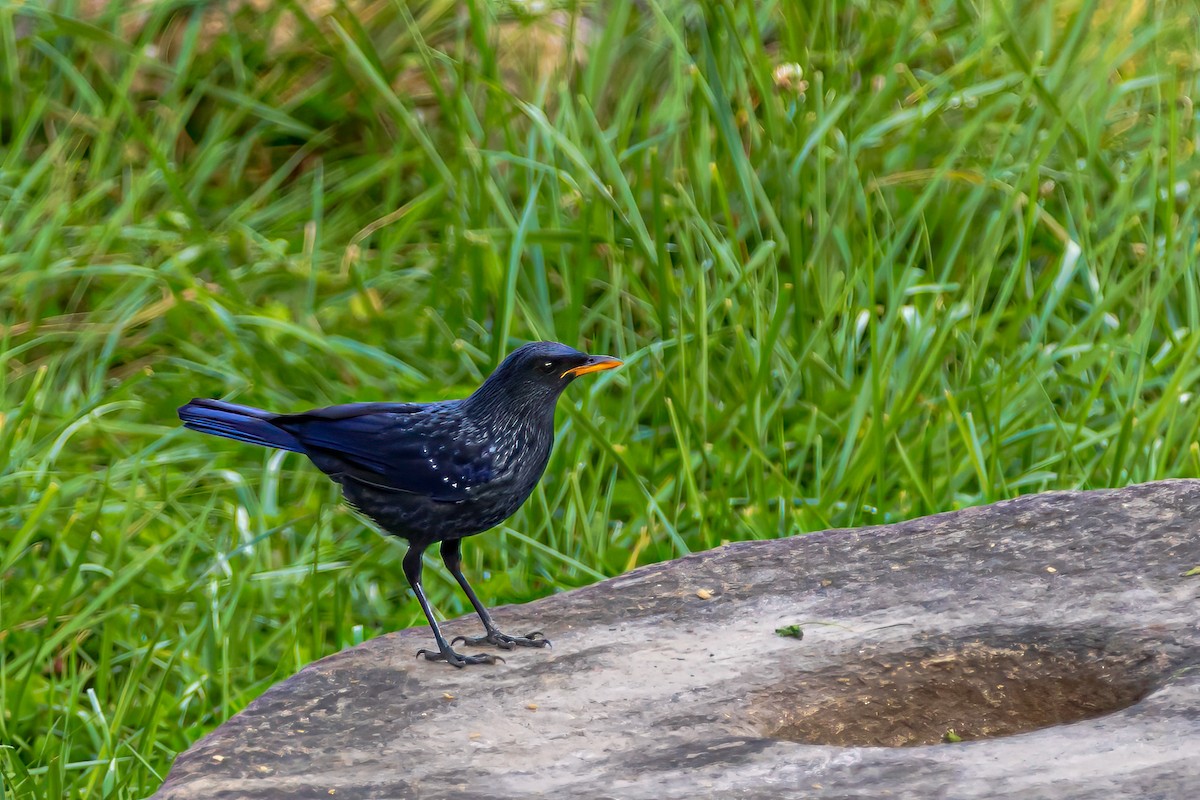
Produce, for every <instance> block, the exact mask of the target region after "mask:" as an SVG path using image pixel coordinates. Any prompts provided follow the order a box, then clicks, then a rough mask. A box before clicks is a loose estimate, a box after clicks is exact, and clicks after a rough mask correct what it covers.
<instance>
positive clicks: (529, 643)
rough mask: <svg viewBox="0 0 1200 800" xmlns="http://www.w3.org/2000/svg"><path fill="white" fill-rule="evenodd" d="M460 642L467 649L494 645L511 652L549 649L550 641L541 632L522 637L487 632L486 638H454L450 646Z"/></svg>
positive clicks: (498, 632)
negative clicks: (541, 648) (518, 648)
mask: <svg viewBox="0 0 1200 800" xmlns="http://www.w3.org/2000/svg"><path fill="white" fill-rule="evenodd" d="M459 642H462V643H463V644H465V645H468V646H469V647H483V646H484V645H489V644H490V645H494V646H495V647H499V648H500V649H501V650H512V649H513V648H516V647H549V646H550V640H549V639H547V638H546V636H545V634H543V633H542V632H541V631H534V632H533V633H527V634H525V635H524V636H509V635H508V634H507V633H501V632H500V631H488V632H487V635H486V636H455V637H454V639H453V640H452V641H451V642H450V644H458V643H459Z"/></svg>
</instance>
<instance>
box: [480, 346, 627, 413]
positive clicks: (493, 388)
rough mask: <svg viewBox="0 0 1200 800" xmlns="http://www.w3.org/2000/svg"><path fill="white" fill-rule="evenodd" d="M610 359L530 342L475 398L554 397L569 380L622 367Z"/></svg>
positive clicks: (512, 355) (519, 348) (512, 400)
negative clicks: (500, 396)
mask: <svg viewBox="0 0 1200 800" xmlns="http://www.w3.org/2000/svg"><path fill="white" fill-rule="evenodd" d="M621 363H622V362H620V361H618V360H617V359H615V358H613V357H612V356H592V355H588V354H587V353H581V352H579V351H578V350H575V349H574V348H571V347H567V346H566V345H565V344H559V343H558V342H531V343H530V344H527V345H523V346H521V347H518V348H517V349H516V350H514V351H512V352H511V353H509V355H508V357H507V358H505V359H504V361H502V362H501V363H500V366H499V367H497V368H496V371H495V372H493V373H492V374H491V376H490V377H489V378H488V379H487V380H486V381H485V382H484V384H483V386H481V387H479V391H478V392H476V395H495V394H499V393H503V394H504V395H506V396H508V397H509V398H510V402H518V403H519V401H521V400H529V401H535V402H536V401H538V400H541V399H542V398H547V399H551V400H552V399H553V398H557V397H558V395H559V394H560V393H561V392H562V390H563V389H565V388H567V386H568V385H570V383H571V381H573V380H575V379H576V378H578V377H579V376H580V375H586V374H588V373H589V372H600V371H601V370H606V369H613V368H614V367H619V366H621Z"/></svg>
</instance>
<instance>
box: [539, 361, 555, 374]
mask: <svg viewBox="0 0 1200 800" xmlns="http://www.w3.org/2000/svg"><path fill="white" fill-rule="evenodd" d="M538 369H540V370H541V371H542V372H553V371H554V362H553V361H543V362H542V363H541V364H539V365H538Z"/></svg>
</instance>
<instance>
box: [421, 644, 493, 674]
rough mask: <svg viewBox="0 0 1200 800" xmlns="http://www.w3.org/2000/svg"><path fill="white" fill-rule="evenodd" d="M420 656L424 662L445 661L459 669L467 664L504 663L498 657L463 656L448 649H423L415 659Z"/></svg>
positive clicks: (487, 655) (484, 655) (486, 655)
mask: <svg viewBox="0 0 1200 800" xmlns="http://www.w3.org/2000/svg"><path fill="white" fill-rule="evenodd" d="M421 656H425V660H426V661H445V662H446V663H447V664H449V665H450V666H452V667H458V668H459V669H462V668H463V667H465V666H466V665H467V664H495V663H501V664H503V663H505V662H504V659H503V658H501V657H500V656H494V655H492V654H491V653H481V654H480V655H477V656H464V655H461V654H459V653H456V652H454V651H453V650H451V649H450V648H449V647H447V648H446V649H445V650H441V651H438V650H425V649H421V650H418V651H417V658H420V657H421Z"/></svg>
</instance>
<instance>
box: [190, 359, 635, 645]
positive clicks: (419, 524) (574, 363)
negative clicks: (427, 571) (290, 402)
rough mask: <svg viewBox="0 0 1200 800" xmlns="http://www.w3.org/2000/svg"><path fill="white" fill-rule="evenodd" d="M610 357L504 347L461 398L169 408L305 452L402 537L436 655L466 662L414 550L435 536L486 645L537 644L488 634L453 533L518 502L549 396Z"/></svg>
mask: <svg viewBox="0 0 1200 800" xmlns="http://www.w3.org/2000/svg"><path fill="white" fill-rule="evenodd" d="M620 363H621V362H619V361H617V360H616V359H613V358H609V357H607V356H589V355H586V354H584V353H580V352H579V351H577V350H573V349H572V348H569V347H566V346H565V345H561V344H557V343H555V342H534V343H532V344H528V345H525V346H524V347H521V348H519V349H517V350H515V351H514V352H513V353H512V354H511V355H509V356H508V358H506V359H505V360H504V362H503V363H502V364H501V365H500V366H499V367H498V368H497V369H496V371H495V372H494V373H492V375H491V376H490V377H489V378H488V379H487V380H486V381H484V383H483V385H482V386H480V387H479V389H478V390H476V391H475V393H474V394H472V395H471V396H470V397H467V398H465V399H463V400H449V401H443V402H438V403H352V404H349V405H339V406H330V407H328V408H319V409H314V410H312V411H306V412H303V413H300V414H273V413H271V412H268V411H263V410H261V409H257V408H252V407H250V406H240V405H235V404H233V403H226V402H223V401H218V400H204V399H196V400H193V401H192V402H190V403H188V404H187V405H185V406H183V407H182V408H180V409H179V416H180V418H181V419H182V420H183V421H184V425H185V426H186V427H188V428H191V429H193V430H198V431H202V432H204V433H212V434H215V435H218V436H224V437H226V438H231V439H237V440H239V441H243V442H249V443H252V444H259V445H264V446H267V447H277V448H280V449H284V450H292V451H294V452H298V453H304V454H305V455H307V456H308V457H309V459H311V460H312V462H313V463H314V464H315V465H316V466H317V467H318V468H319V469H321V471H323V472H324V473H325V474H326V475H328V476H329V477H330V478H332V479H333V480H335V481H337V482H338V483H340V484H341V485H342V492H343V494H344V496H345V498H346V500H347V502H349V503H350V504H351V505H352V506H354V507H355V508H356V509H358V510H359V511H360V512H362V513H363V514H365V515H366V516H367V517H369V518H370V519H372V520H374V521H375V523H376V524H378V525H379V527H380V528H382V529H383V530H384V531H386V532H387V533H390V534H393V535H396V536H400V537H403V538H404V539H407V540H408V541H409V543H410V545H411V547H410V550H409V554H408V556H406V558H405V573H406V575H407V576H408V577H409V581H410V583H413V584H414V586H413V588H414V590H415V591H416V592H417V596H418V599H420V600H421V603H422V606H423V607H425V608H426V613H427V615H429V620H430V625H431V627H433V629H434V633H435V636H436V637H437V639H438V644H439V649H440V656H439V657H441V658H445V659H446V660H448V661H450V662H451V663H456V662H455V659H456V658H457V659H460V660H463V661H464V663H476V662H474V661H471V660H470V659H471V658H475V659H480V660H487V658H489V657H484V656H476V657H467V658H465V659H464V657H461V656H458V654H456V653H454V652H453V651H452V650H450V649H449V646H448V645H445V643H444V641H443V640H442V638H441V633H440V631H439V630H438V628H437V625H436V623H435V622H434V620H433V617H432V615H431V614H429V611H428V607H427V604H426V602H425V599H424V595H423V593H422V591H421V589H420V554H421V552H422V551H423V550H425V549H426V548H427V547H428V546H429V545H431V544H433V543H435V542H441V543H443V544H442V556H443V559H444V560H445V561H446V565H447V567H449V568H450V570H451V572H452V573H453V574H454V576H455V578H456V579H458V581H459V583H460V584H461V585H462V587H463V589H464V591H465V592H466V593H467V596H468V597H469V598H470V599H471V601H472V603H473V604H474V605H475V608H476V610H477V611H478V612H479V615H480V617H481V618H482V619H483V621H484V626H485V628H487V629H488V633H489V636H488V637H485V639H486V641H488V642H490V643H501V642H506V643H508V644H509V645H511V644H512V643H513V642H515V643H517V644H530V643H531V642H532V641H541V642H544V639H542V640H520V639H514V638H513V637H505V636H504V635H503V634H499V632H498V631H495V629H494V626H493V625H491V620H490V618H489V617H488V615H487V612H486V611H485V610H484V609H483V606H482V604H481V603H479V601H478V600H477V599H476V598H475V596H474V593H473V592H472V591H471V589H470V587H469V586H468V585H467V584H466V579H465V578H463V577H462V576H461V572H460V571H459V566H458V565H459V562H460V561H461V559H460V557H459V550H458V540H460V539H462V538H463V537H466V536H471V535H474V534H477V533H482V532H483V531H486V530H488V529H489V528H491V527H493V526H495V525H496V524H498V523H499V522H501V521H503V520H504V519H506V518H508V517H509V516H511V515H512V514H513V513H514V512H515V511H516V510H517V509H518V508H520V507H521V504H522V503H524V502H525V500H526V499H527V498H528V497H529V495H530V493H531V492H532V491H533V488H534V486H536V485H537V482H538V481H539V480H540V479H541V477H542V473H543V472H544V471H545V469H546V464H547V462H548V461H549V459H550V451H551V449H552V447H553V445H554V406H555V403H556V401H557V400H558V397H559V395H560V394H562V391H563V390H564V389H565V388H566V387H567V386H568V385H569V384H570V383H571V381H572V380H574V378H575V377H577V376H578V375H580V374H585V373H587V372H594V371H599V370H602V369H609V368H611V367H614V366H618V365H619V364H620ZM494 639H499V641H493V640H494ZM502 646H503V644H502ZM456 665H458V666H461V664H457V663H456Z"/></svg>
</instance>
